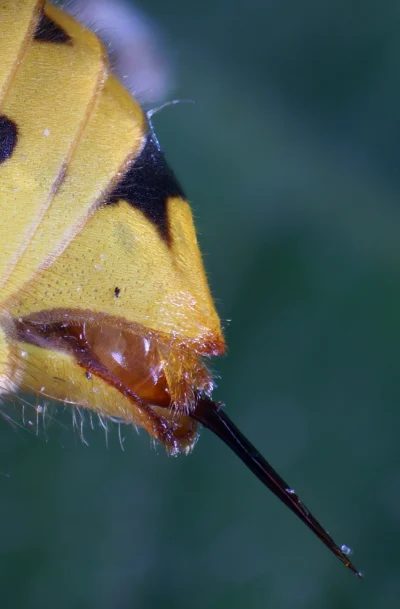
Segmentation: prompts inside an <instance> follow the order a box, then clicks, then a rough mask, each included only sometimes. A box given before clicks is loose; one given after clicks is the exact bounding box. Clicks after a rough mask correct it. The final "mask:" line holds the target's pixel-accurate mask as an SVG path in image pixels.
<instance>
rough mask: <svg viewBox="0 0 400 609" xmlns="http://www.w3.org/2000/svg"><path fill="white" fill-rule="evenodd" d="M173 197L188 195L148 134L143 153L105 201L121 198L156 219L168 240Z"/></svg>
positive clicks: (156, 224) (113, 201)
mask: <svg viewBox="0 0 400 609" xmlns="http://www.w3.org/2000/svg"><path fill="white" fill-rule="evenodd" d="M170 197H181V198H185V195H184V194H183V191H182V189H181V187H180V186H179V184H178V182H177V180H176V177H175V174H174V172H173V171H172V169H170V168H169V166H168V164H167V162H166V160H165V157H164V154H163V152H162V151H161V150H160V148H159V146H158V143H157V142H156V140H155V137H154V136H153V135H152V134H151V133H149V134H148V135H147V140H146V143H145V145H144V147H143V150H142V152H141V153H140V154H139V156H138V157H137V158H136V159H135V160H134V162H133V163H132V165H131V166H130V168H129V169H128V171H127V172H126V174H125V175H124V177H123V178H122V180H121V181H120V183H119V184H118V185H117V186H116V188H115V189H114V190H113V192H112V193H111V194H110V196H109V197H108V199H107V201H106V203H107V204H110V203H117V202H118V201H119V200H121V199H124V200H125V201H128V203H130V204H131V205H132V206H134V207H136V208H138V209H140V211H141V212H142V213H144V215H145V216H146V218H148V219H149V220H150V221H151V222H153V224H154V225H155V226H156V227H157V228H158V231H159V233H160V235H161V237H162V238H163V239H164V240H165V241H166V242H167V243H169V242H170V234H169V225H168V212H167V202H168V199H169V198H170Z"/></svg>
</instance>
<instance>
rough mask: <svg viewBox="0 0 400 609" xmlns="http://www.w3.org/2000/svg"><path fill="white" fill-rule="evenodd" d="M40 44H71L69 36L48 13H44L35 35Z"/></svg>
mask: <svg viewBox="0 0 400 609" xmlns="http://www.w3.org/2000/svg"><path fill="white" fill-rule="evenodd" d="M34 39H35V40H37V41H38V42H52V43H55V44H71V43H72V40H71V37H70V36H69V34H67V32H66V31H65V30H63V29H62V27H60V26H59V25H57V23H55V22H54V21H53V20H52V19H50V17H48V16H47V15H46V13H42V15H41V17H40V19H39V23H38V25H37V28H36V32H35V34H34Z"/></svg>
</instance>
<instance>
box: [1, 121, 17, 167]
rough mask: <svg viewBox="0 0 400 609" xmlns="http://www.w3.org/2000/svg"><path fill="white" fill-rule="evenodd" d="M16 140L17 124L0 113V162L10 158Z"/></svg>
mask: <svg viewBox="0 0 400 609" xmlns="http://www.w3.org/2000/svg"><path fill="white" fill-rule="evenodd" d="M17 141H18V128H17V125H16V124H15V123H14V121H12V120H11V119H9V118H7V116H4V114H0V163H3V162H4V161H5V160H7V159H9V158H10V156H11V155H12V153H13V152H14V148H15V146H16V145H17Z"/></svg>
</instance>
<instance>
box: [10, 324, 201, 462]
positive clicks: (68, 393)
mask: <svg viewBox="0 0 400 609" xmlns="http://www.w3.org/2000/svg"><path fill="white" fill-rule="evenodd" d="M16 326H17V336H18V341H19V343H20V344H21V345H22V350H23V352H24V354H25V355H24V357H25V358H26V366H25V372H24V378H23V380H22V383H21V389H23V390H25V391H33V392H38V393H40V394H41V395H43V396H47V397H49V398H53V399H56V400H60V401H63V402H67V403H70V404H71V405H72V406H75V405H76V406H82V407H86V408H89V409H91V410H92V411H95V412H97V413H99V414H101V415H104V416H108V417H112V418H117V419H119V420H122V421H123V422H126V423H132V424H135V425H138V426H140V427H143V428H145V429H146V430H147V431H148V433H149V434H150V435H151V436H153V437H155V438H156V439H158V440H160V441H161V442H162V443H163V444H164V446H165V448H166V449H167V450H168V451H169V452H171V453H174V454H175V453H178V452H181V451H182V450H183V451H188V450H190V449H191V448H192V447H193V445H194V443H195V440H196V438H197V424H196V422H195V421H194V420H193V419H192V418H190V417H189V413H190V411H191V410H192V409H193V408H194V407H195V401H196V396H197V394H198V393H205V394H209V393H210V392H211V390H212V386H213V383H212V379H211V376H210V374H209V372H208V371H207V369H206V367H205V366H204V364H203V363H202V361H201V359H200V358H199V356H198V355H197V354H196V352H195V350H194V349H193V348H190V347H188V346H183V345H178V344H175V343H174V341H173V339H171V338H165V337H160V336H159V335H158V334H156V333H153V332H149V331H145V330H144V329H143V328H142V327H140V326H132V325H131V324H130V325H129V327H128V326H126V325H124V324H122V323H121V324H118V323H115V322H114V323H112V320H110V319H102V320H99V319H95V318H93V317H92V318H88V319H86V320H82V319H76V318H73V317H71V315H68V316H67V315H66V314H65V315H64V317H62V316H61V320H58V321H50V320H49V319H44V318H42V319H40V317H39V316H37V317H35V318H34V319H32V318H31V319H26V318H20V319H19V320H18V321H17V322H16Z"/></svg>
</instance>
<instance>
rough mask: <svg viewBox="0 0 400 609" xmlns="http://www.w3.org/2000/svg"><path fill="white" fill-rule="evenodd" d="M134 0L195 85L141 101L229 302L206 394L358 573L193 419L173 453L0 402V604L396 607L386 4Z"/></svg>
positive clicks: (399, 534)
mask: <svg viewBox="0 0 400 609" xmlns="http://www.w3.org/2000/svg"><path fill="white" fill-rule="evenodd" d="M138 6H139V7H140V8H141V9H143V10H144V11H146V14H147V15H148V16H149V17H150V18H151V19H153V20H154V21H155V23H156V24H157V25H158V27H159V29H160V32H159V34H157V35H160V36H161V38H162V39H163V42H162V44H163V45H164V48H165V50H166V52H167V55H168V58H167V62H168V63H169V64H170V65H171V66H172V69H171V72H172V73H173V74H174V85H173V87H172V88H171V90H170V91H169V97H170V98H171V97H185V98H192V99H194V100H195V101H196V104H195V105H194V106H192V105H181V106H178V107H175V108H170V109H167V110H166V111H165V112H163V113H162V114H160V115H158V116H157V117H156V118H155V121H154V122H155V125H156V129H157V133H158V135H159V138H160V141H161V143H162V145H163V147H164V148H165V150H166V151H167V156H168V159H169V161H170V163H171V165H172V166H173V167H174V168H175V171H176V173H177V174H178V176H179V178H180V180H181V182H182V184H183V187H184V189H185V190H186V192H187V193H188V194H189V197H190V200H191V202H192V204H193V208H194V213H195V217H196V222H197V228H198V232H199V238H200V242H201V246H202V250H203V252H204V259H205V264H206V267H207V271H208V273H209V278H210V282H211V286H212V290H213V294H214V296H215V298H216V301H217V305H218V310H219V312H220V315H221V317H222V318H223V320H224V321H225V327H226V338H227V341H228V345H229V353H228V356H227V358H226V359H223V360H221V361H216V362H215V364H214V365H215V370H216V371H217V372H218V374H219V375H221V379H220V381H219V386H218V390H217V391H216V393H215V397H216V398H217V399H221V400H224V401H225V402H226V403H227V405H228V406H227V408H228V413H229V414H230V415H231V416H232V418H233V420H234V421H235V422H236V423H237V424H238V426H239V427H240V428H241V429H242V430H243V431H244V432H245V433H246V434H247V435H248V436H249V438H250V439H251V440H252V441H253V442H254V443H255V444H256V446H257V447H259V448H260V450H261V451H262V452H263V453H264V454H265V456H266V457H267V458H268V459H269V460H270V461H271V463H272V464H273V465H274V466H275V467H276V468H277V470H278V471H279V472H280V473H281V474H282V476H284V477H285V478H286V479H287V480H288V482H289V483H290V484H291V485H293V486H294V487H295V488H296V490H297V491H298V492H299V494H300V495H301V497H302V498H303V500H304V501H305V503H306V505H307V506H308V507H309V508H310V509H311V510H312V511H313V513H314V514H315V515H316V516H317V518H318V519H319V520H320V522H321V523H322V524H323V525H324V526H326V527H327V529H328V530H329V532H330V533H331V534H332V535H333V537H334V539H335V540H337V541H338V543H339V544H340V543H346V544H348V545H349V546H351V547H352V548H353V549H354V550H355V553H354V555H353V559H354V562H355V564H356V565H357V567H358V568H359V569H360V570H362V571H363V572H364V573H365V577H366V578H365V580H364V581H362V582H360V581H358V580H357V579H356V578H355V577H354V576H352V575H351V574H350V572H348V571H347V570H346V569H345V568H344V567H343V566H342V565H341V564H340V563H339V562H338V561H337V560H336V559H335V558H334V557H333V556H332V555H331V554H330V553H329V551H328V550H327V549H326V548H325V547H324V546H323V545H322V544H321V543H320V542H319V541H318V540H317V539H316V538H314V536H313V535H312V534H311V533H310V532H309V531H308V530H307V529H306V527H304V525H303V524H301V523H300V521H298V520H297V519H296V518H295V517H294V515H293V514H291V513H290V512H289V511H288V510H287V508H286V507H284V506H283V505H282V504H280V503H279V502H278V501H277V500H276V499H275V498H274V497H273V496H272V495H270V493H268V492H267V491H266V490H265V489H264V488H263V487H262V486H261V485H260V483H259V482H258V481H257V480H256V479H254V478H253V477H252V476H251V475H250V473H249V472H248V471H247V470H246V469H245V468H244V467H243V466H242V465H241V464H240V462H239V461H238V460H237V459H236V458H235V457H234V456H233V455H232V454H230V453H229V451H228V450H227V449H226V448H225V447H224V446H223V445H222V444H221V443H220V442H219V441H218V440H217V439H215V438H213V437H212V436H211V435H210V434H209V433H208V432H206V431H204V432H203V434H202V436H201V438H200V441H199V443H198V445H197V447H196V449H195V451H194V453H193V454H192V455H191V456H190V457H187V458H185V457H180V458H177V459H173V458H167V457H166V456H165V455H164V453H163V450H162V448H161V447H159V448H158V449H157V450H154V449H153V448H151V447H150V446H149V445H150V442H149V438H148V437H147V436H146V435H145V434H144V433H141V434H139V436H137V435H136V433H135V432H134V431H131V430H130V429H125V430H123V433H124V436H125V437H126V440H125V442H124V448H125V451H124V452H123V451H122V450H121V448H120V445H119V440H118V433H117V431H116V430H114V432H113V433H111V434H110V435H109V438H108V447H107V446H106V442H105V438H104V431H103V430H102V429H101V427H100V426H97V427H96V429H95V430H94V431H92V430H90V428H89V427H87V428H86V430H85V434H86V439H87V441H88V443H89V445H90V446H89V447H87V446H85V445H84V444H83V443H82V442H81V440H80V438H79V434H78V433H77V432H76V430H75V431H74V430H73V429H72V424H71V416H70V414H69V413H64V414H60V415H57V417H56V420H55V422H54V423H51V424H50V425H49V429H48V430H47V433H44V432H43V431H42V430H41V431H40V433H39V437H36V434H35V430H32V432H31V433H30V432H29V430H19V429H17V430H13V429H12V428H11V427H10V426H9V424H8V423H7V422H6V421H0V433H1V442H0V447H1V448H0V450H1V474H2V475H0V486H1V502H0V528H1V530H0V537H1V542H0V552H1V570H0V583H1V589H2V602H1V606H2V607H5V608H7V609H8V608H20V607H21V608H22V607H23V608H24V609H36V608H37V609H50V608H51V609H55V608H58V609H81V608H82V609H84V608H85V609H128V608H138V609H153V608H154V609H155V608H157V609H159V608H160V607H164V608H166V609H167V608H174V609H189V608H190V609H217V608H218V609H225V608H226V609H243V608H246V609H247V608H249V609H250V608H257V609H258V608H261V607H263V608H267V609H268V608H271V609H287V608H290V609H321V608H322V607H323V608H324V609H347V608H349V609H350V608H351V609H361V608H362V609H381V608H385V609H391V608H394V607H398V603H399V598H400V573H399V567H400V556H399V550H398V548H399V542H400V459H399V440H398V438H399V431H400V409H399V401H400V391H399V359H400V358H399V346H400V315H399V305H400V250H399V234H400V197H399V195H400V173H399V162H400V150H399V136H400V112H399V107H400V76H399V75H400V42H399V41H400V38H399V35H398V32H399V28H400V11H399V6H398V3H397V2H394V1H390V0H388V1H387V2H384V3H383V4H379V3H376V2H372V1H368V0H367V1H365V2H363V3H353V2H347V1H345V0H334V1H331V2H327V1H321V0H303V2H295V1H291V0H288V1H282V2H277V1H275V2H270V1H264V2H261V1H260V0H258V1H256V0H247V1H245V0H235V1H231V2H228V1H227V0H214V1H209V0H203V2H201V3H197V4H194V3H190V2H183V1H179V0H173V1H172V2H168V3H166V2H165V1H161V0H146V2H144V0H143V1H142V2H141V3H138ZM161 101H162V100H161ZM228 320H231V321H229V322H228Z"/></svg>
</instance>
